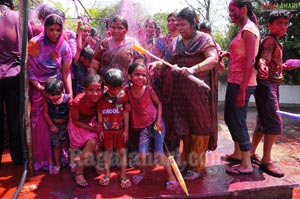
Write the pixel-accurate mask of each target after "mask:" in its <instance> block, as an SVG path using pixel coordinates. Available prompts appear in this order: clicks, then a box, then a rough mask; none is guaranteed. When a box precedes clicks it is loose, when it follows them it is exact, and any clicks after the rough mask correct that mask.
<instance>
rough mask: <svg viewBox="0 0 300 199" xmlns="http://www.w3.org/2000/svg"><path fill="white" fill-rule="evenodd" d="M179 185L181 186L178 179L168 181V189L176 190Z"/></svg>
mask: <svg viewBox="0 0 300 199" xmlns="http://www.w3.org/2000/svg"><path fill="white" fill-rule="evenodd" d="M178 186H179V184H178V182H177V181H176V180H172V181H168V182H167V183H166V189H167V190H168V191H175V190H177V189H178Z"/></svg>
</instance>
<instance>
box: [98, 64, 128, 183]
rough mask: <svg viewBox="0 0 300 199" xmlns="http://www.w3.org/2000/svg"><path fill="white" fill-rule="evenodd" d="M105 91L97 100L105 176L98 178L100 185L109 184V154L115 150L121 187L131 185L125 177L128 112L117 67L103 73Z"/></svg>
mask: <svg viewBox="0 0 300 199" xmlns="http://www.w3.org/2000/svg"><path fill="white" fill-rule="evenodd" d="M104 80H105V85H106V86H107V91H106V92H105V93H104V94H103V96H102V98H101V99H100V100H99V102H98V108H97V110H98V121H99V125H101V127H102V131H101V132H100V140H101V141H103V142H104V148H105V176H104V177H102V178H101V179H100V180H99V184H100V185H102V186H107V185H109V182H110V166H111V155H112V151H113V149H115V150H117V152H118V153H119V156H120V162H121V184H120V185H121V187H122V188H129V187H131V181H130V180H129V179H128V178H127V177H126V166H127V165H126V164H127V163H126V162H127V155H126V142H127V140H128V123H129V119H128V118H129V113H128V110H127V109H126V108H125V105H126V103H127V102H128V98H127V95H126V94H125V91H124V90H123V87H122V85H123V81H124V79H123V74H122V71H121V70H119V69H114V68H112V69H109V70H108V71H107V72H106V73H105V75H104Z"/></svg>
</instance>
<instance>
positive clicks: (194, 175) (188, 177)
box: [184, 170, 201, 180]
mask: <svg viewBox="0 0 300 199" xmlns="http://www.w3.org/2000/svg"><path fill="white" fill-rule="evenodd" d="M200 177H201V173H198V172H196V171H192V170H188V171H187V173H186V175H185V176H184V179H185V180H195V179H197V178H200Z"/></svg>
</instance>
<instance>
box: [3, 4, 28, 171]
mask: <svg viewBox="0 0 300 199" xmlns="http://www.w3.org/2000/svg"><path fill="white" fill-rule="evenodd" d="M12 8H13V0H0V27H2V28H1V29H0V93H1V94H0V155H1V156H0V160H1V157H2V152H3V141H4V122H5V120H4V118H5V116H6V120H7V127H8V135H9V148H10V153H11V158H12V162H13V165H20V164H22V145H21V133H20V113H19V110H20V109H19V105H20V102H19V100H20V77H19V73H20V54H21V53H20V24H19V15H18V13H17V12H16V11H13V10H12ZM29 33H30V34H29V36H28V37H29V38H30V37H31V30H30V28H29ZM0 165H1V161H0Z"/></svg>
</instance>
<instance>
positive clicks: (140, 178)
mask: <svg viewBox="0 0 300 199" xmlns="http://www.w3.org/2000/svg"><path fill="white" fill-rule="evenodd" d="M143 179H144V175H143V174H137V175H134V176H132V180H133V183H134V184H139V183H140V182H142V181H143Z"/></svg>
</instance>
